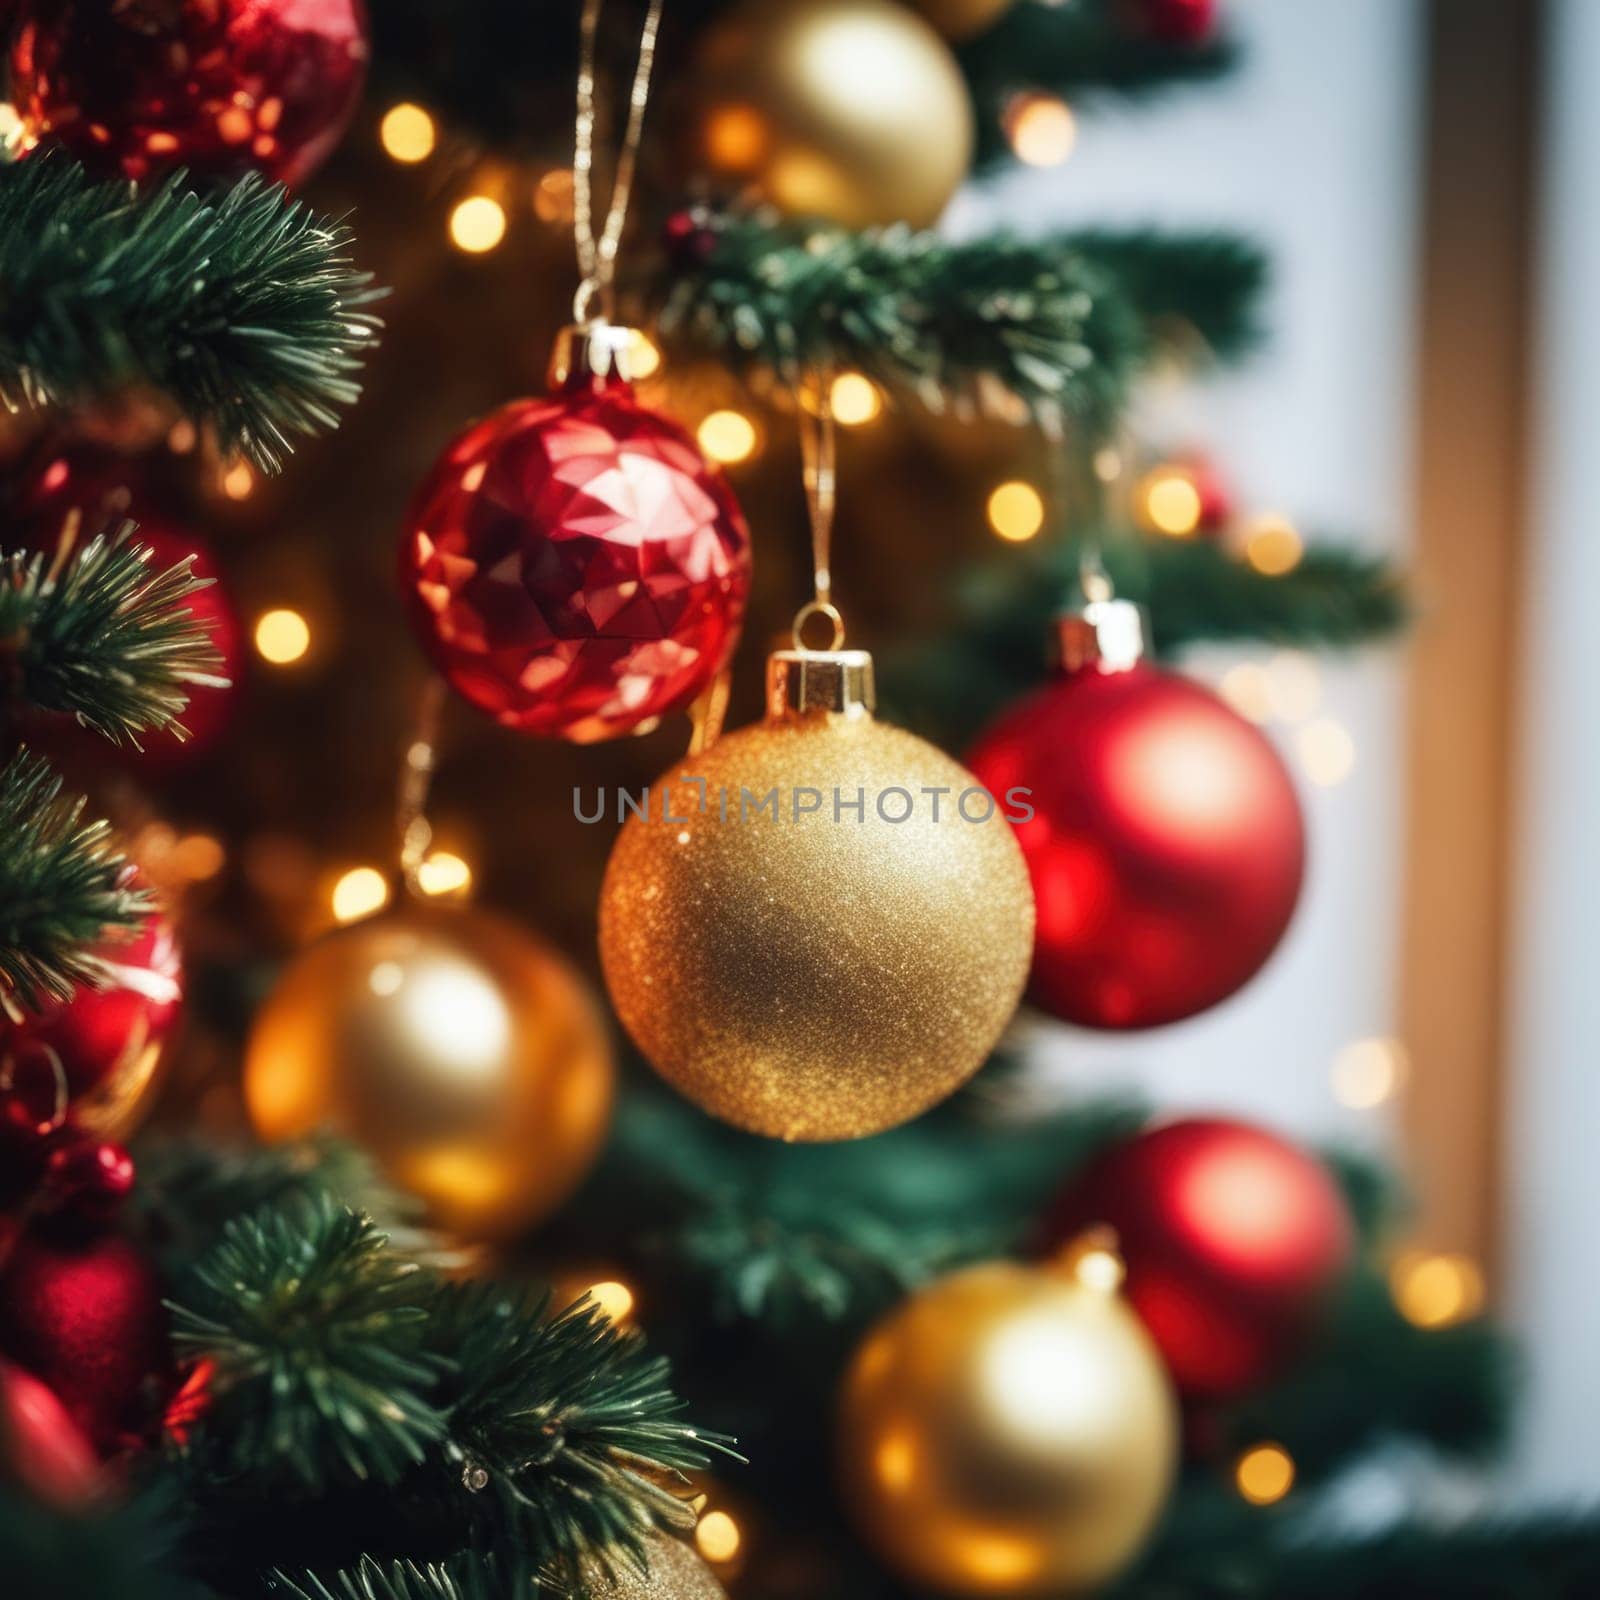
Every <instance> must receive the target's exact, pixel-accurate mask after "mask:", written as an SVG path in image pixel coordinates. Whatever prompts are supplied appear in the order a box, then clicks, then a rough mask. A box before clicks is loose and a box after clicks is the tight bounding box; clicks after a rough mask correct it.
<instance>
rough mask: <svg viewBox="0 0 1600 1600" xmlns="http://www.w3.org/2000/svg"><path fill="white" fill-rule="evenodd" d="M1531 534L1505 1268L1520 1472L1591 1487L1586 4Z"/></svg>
mask: <svg viewBox="0 0 1600 1600" xmlns="http://www.w3.org/2000/svg"><path fill="white" fill-rule="evenodd" d="M1546 63H1547V65H1546V72H1547V77H1548V85H1549V95H1548V102H1547V115H1546V123H1545V144H1544V149H1545V170H1544V183H1543V195H1542V207H1541V210H1542V220H1541V237H1540V245H1541V251H1542V256H1543V260H1542V266H1541V271H1540V275H1539V302H1540V304H1539V315H1540V323H1541V329H1540V335H1539V337H1538V341H1537V353H1536V360H1535V379H1534V385H1535V401H1534V404H1535V419H1534V420H1535V436H1534V437H1535V444H1534V452H1533V507H1532V513H1531V526H1532V532H1533V539H1532V550H1531V555H1530V569H1529V572H1528V575H1527V590H1526V592H1527V595H1528V602H1529V603H1528V610H1527V614H1526V618H1525V641H1526V650H1525V658H1524V661H1523V670H1524V683H1525V693H1524V696H1523V704H1522V737H1523V754H1522V763H1521V765H1522V771H1521V774H1520V776H1521V796H1520V799H1521V808H1520V809H1521V817H1520V824H1521V825H1520V852H1519V856H1518V862H1517V866H1518V871H1517V875H1516V881H1517V882H1518V883H1519V885H1520V887H1521V903H1520V905H1519V907H1518V912H1517V920H1516V934H1515V947H1516V952H1517V953H1516V960H1515V963H1514V973H1513V994H1512V1008H1511V1010H1512V1021H1511V1037H1510V1040H1509V1041H1508V1042H1509V1074H1508V1081H1509V1084H1510V1089H1511V1103H1510V1105H1509V1106H1508V1108H1507V1110H1508V1113H1509V1147H1508V1155H1509V1160H1508V1168H1509V1172H1510V1183H1509V1185H1508V1188H1509V1191H1510V1195H1509V1215H1508V1218H1507V1245H1508V1250H1507V1267H1508V1277H1509V1286H1510V1299H1511V1307H1512V1311H1513V1315H1514V1316H1515V1318H1516V1319H1517V1321H1518V1322H1519V1323H1520V1324H1521V1327H1522V1331H1523V1335H1524V1339H1525V1341H1526V1347H1527V1350H1528V1355H1529V1363H1528V1380H1529V1394H1528V1403H1527V1406H1526V1409H1525V1411H1524V1413H1523V1416H1522V1424H1523V1439H1522V1449H1521V1451H1520V1461H1519V1466H1520V1471H1519V1479H1520V1486H1521V1487H1523V1488H1525V1489H1526V1490H1528V1491H1529V1492H1532V1493H1537V1494H1539V1495H1542V1496H1552V1495H1565V1496H1572V1497H1577V1496H1581V1497H1583V1498H1586V1499H1589V1500H1593V1499H1594V1498H1595V1497H1596V1495H1597V1494H1600V1382H1597V1381H1596V1378H1595V1371H1594V1367H1595V1360H1596V1356H1597V1353H1600V1292H1597V1290H1596V1288H1595V1281H1594V1278H1595V1273H1594V1263H1595V1246H1594V1240H1595V1229H1596V1224H1597V1223H1600V1160H1597V1159H1596V1143H1597V1140H1600V974H1597V971H1596V969H1597V966H1600V931H1597V923H1596V917H1597V907H1600V845H1597V843H1596V835H1597V830H1600V656H1597V648H1596V635H1597V625H1596V617H1597V614H1600V512H1597V506H1600V499H1597V495H1596V482H1597V478H1596V473H1597V469H1600V468H1597V464H1600V454H1597V451H1596V438H1597V434H1600V97H1597V96H1596V95H1595V93H1594V89H1593V86H1594V83H1595V81H1596V78H1597V75H1600V6H1597V5H1595V4H1594V3H1593V0H1556V3H1555V4H1554V5H1553V7H1552V12H1551V26H1550V34H1549V37H1548V39H1547V41H1546Z"/></svg>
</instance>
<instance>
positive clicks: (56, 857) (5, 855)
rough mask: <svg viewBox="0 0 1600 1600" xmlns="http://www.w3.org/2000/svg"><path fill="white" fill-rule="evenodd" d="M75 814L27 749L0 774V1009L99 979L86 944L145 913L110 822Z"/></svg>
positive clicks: (99, 964)
mask: <svg viewBox="0 0 1600 1600" xmlns="http://www.w3.org/2000/svg"><path fill="white" fill-rule="evenodd" d="M83 808H84V802H83V800H82V799H69V798H67V797H66V796H64V795H63V794H62V792H61V779H60V778H59V777H58V776H57V775H56V774H55V773H54V772H53V771H52V770H51V768H50V766H49V764H48V763H47V762H45V761H43V760H42V759H41V758H40V757H38V756H36V755H34V754H33V753H32V752H31V751H28V750H19V751H17V752H16V754H14V755H13V756H12V757H11V758H10V760H9V761H7V763H6V764H5V766H4V767H0V1009H5V1010H8V1011H9V1010H15V1009H16V1007H17V1006H19V1005H20V1006H22V1007H24V1008H27V1009H36V1008H37V1007H38V1006H40V1005H41V1004H43V1003H44V1001H45V1000H47V999H52V998H53V999H58V1000H65V999H67V998H68V997H69V996H70V995H71V994H72V992H73V990H74V989H75V988H76V987H77V986H78V985H79V984H85V983H99V982H101V981H103V980H104V978H105V977H106V975H107V967H106V964H105V962H104V961H103V960H102V959H101V958H100V957H99V956H97V955H95V954H94V953H93V951H92V950H91V948H90V947H91V946H92V945H93V944H95V943H96V942H97V941H98V940H99V939H100V938H101V937H102V936H103V935H104V933H105V932H106V930H107V929H109V928H131V927H133V926H135V925H136V924H137V923H138V921H139V919H140V918H141V917H143V916H144V915H145V914H146V913H147V912H148V911H149V909H150V899H149V896H148V895H147V894H146V893H145V892H144V891H143V890H142V889H137V888H134V887H133V886H132V885H130V884H129V882H128V879H127V862H126V860H125V859H124V858H123V856H122V855H121V854H120V853H119V852H118V851H117V850H116V849H115V848H114V847H113V845H112V843H111V837H110V834H111V826H110V824H109V823H107V822H103V821H101V822H88V823H86V822H84V821H83V820H82V817H83Z"/></svg>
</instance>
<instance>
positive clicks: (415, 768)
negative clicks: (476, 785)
mask: <svg viewBox="0 0 1600 1600" xmlns="http://www.w3.org/2000/svg"><path fill="white" fill-rule="evenodd" d="M444 692H445V687H444V679H443V678H440V677H437V676H435V677H430V678H429V679H428V681H427V683H426V684H425V685H424V686H423V690H422V697H421V700H420V701H419V703H418V706H417V721H416V726H415V727H414V729H413V730H412V734H411V739H410V742H409V743H408V744H407V745H406V753H405V759H404V760H403V761H402V763H401V766H400V789H399V794H398V795H397V797H396V800H395V832H396V834H397V835H398V836H399V841H400V881H401V882H402V883H403V884H404V885H405V887H406V890H407V891H408V892H409V893H410V894H411V895H413V896H415V897H416V898H417V899H419V900H420V899H423V898H425V896H424V894H423V891H422V882H421V875H422V866H423V863H424V862H425V861H426V860H427V856H428V847H429V846H430V845H431V844H432V843H433V824H432V823H431V822H430V821H429V820H428V796H429V794H430V793H431V792H432V790H433V774H434V771H435V769H436V768H437V766H438V760H439V752H438V746H439V724H440V722H441V720H442V719H443V716H444Z"/></svg>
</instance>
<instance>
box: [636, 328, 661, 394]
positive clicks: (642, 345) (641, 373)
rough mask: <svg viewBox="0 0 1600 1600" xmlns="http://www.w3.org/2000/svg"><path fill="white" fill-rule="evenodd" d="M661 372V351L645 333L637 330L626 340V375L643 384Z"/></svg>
mask: <svg viewBox="0 0 1600 1600" xmlns="http://www.w3.org/2000/svg"><path fill="white" fill-rule="evenodd" d="M660 370H661V351H660V349H659V347H658V346H657V345H656V344H655V343H654V341H653V340H652V339H651V338H650V335H649V334H647V333H641V332H640V331H639V330H638V329H637V328H635V329H633V330H632V335H631V337H630V338H629V340H628V375H629V376H630V377H631V378H634V379H636V380H638V381H639V382H641V383H642V382H643V381H644V380H645V379H646V378H653V377H655V375H656V374H657V373H658V372H659V371H660Z"/></svg>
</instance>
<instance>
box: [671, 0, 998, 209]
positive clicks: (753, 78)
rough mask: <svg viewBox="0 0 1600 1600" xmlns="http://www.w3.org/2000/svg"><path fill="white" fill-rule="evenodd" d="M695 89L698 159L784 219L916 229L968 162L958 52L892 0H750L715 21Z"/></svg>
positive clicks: (968, 111)
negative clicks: (897, 224)
mask: <svg viewBox="0 0 1600 1600" xmlns="http://www.w3.org/2000/svg"><path fill="white" fill-rule="evenodd" d="M693 87H694V95H693V101H694V105H695V108H696V109H695V120H694V124H693V128H694V134H693V138H694V146H693V149H692V150H691V152H690V154H691V158H692V159H693V161H694V163H695V165H696V166H697V167H698V168H700V169H702V170H705V169H709V170H710V171H711V172H713V173H714V174H716V175H717V176H719V177H721V178H725V179H728V180H731V181H734V182H737V183H743V184H750V185H753V186H754V187H755V188H756V189H757V190H758V191H759V193H760V194H761V195H762V196H763V198H765V199H766V200H768V201H770V202H771V203H772V204H773V205H775V206H777V207H778V208H779V210H781V211H784V212H786V213H787V214H789V215H791V216H808V217H823V218H827V219H829V220H831V221H834V222H838V223H842V224H843V225H844V226H846V227H849V228H864V227H870V226H872V225H874V224H877V223H889V222H908V223H910V224H911V225H912V226H913V227H926V226H927V225H929V224H930V223H932V222H934V221H936V220H937V218H938V216H939V213H940V212H941V211H943V210H944V208H945V206H946V204H947V203H948V202H949V199H950V197H951V195H953V194H954V193H955V192H956V190H957V189H958V188H959V187H960V186H961V182H962V180H963V179H964V178H965V177H966V175H967V172H968V169H969V168H970V167H971V165H972V148H973V116H972V103H971V100H970V99H969V97H968V94H967V87H966V84H965V82H964V80H963V79H962V76H961V70H960V68H959V67H958V66H957V65H956V61H955V57H954V56H952V55H951V54H950V48H949V46H948V45H947V44H946V43H945V42H944V40H943V39H941V38H940V37H939V35H938V34H937V33H936V32H935V31H934V30H933V29H932V28H931V27H930V26H929V25H928V24H927V23H926V22H925V21H924V20H923V19H922V18H921V17H919V16H918V15H917V14H916V13H915V12H913V11H908V10H907V9H906V8H905V7H904V6H902V5H895V4H892V3H891V0H785V3H783V4H776V3H774V0H750V3H746V4H744V5H741V6H739V7H738V8H736V9H735V10H734V11H733V12H731V13H730V14H729V15H728V16H726V17H725V18H723V19H722V20H720V21H718V22H717V23H715V24H713V26H712V28H711V29H710V31H709V33H708V35H707V37H706V40H705V42H704V44H703V46H702V48H701V51H700V55H699V57H698V64H697V67H696V69H695V73H694V85H693Z"/></svg>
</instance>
